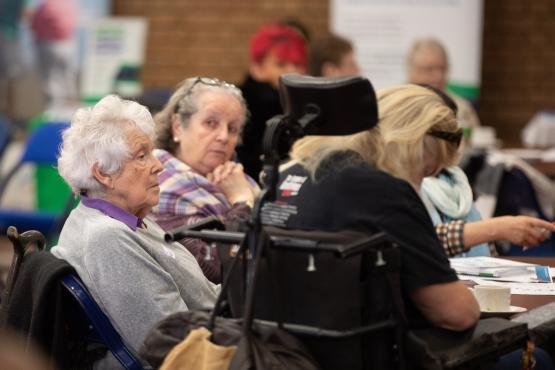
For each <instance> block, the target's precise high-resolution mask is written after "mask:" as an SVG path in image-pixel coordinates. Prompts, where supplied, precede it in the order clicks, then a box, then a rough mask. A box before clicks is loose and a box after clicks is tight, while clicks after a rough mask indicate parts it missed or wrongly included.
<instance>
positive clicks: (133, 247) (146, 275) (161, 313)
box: [85, 230, 188, 348]
mask: <svg viewBox="0 0 555 370" xmlns="http://www.w3.org/2000/svg"><path fill="white" fill-rule="evenodd" d="M97 238H98V240H96V241H95V244H93V245H98V246H102V247H100V248H98V249H94V250H93V251H91V253H89V254H88V255H87V256H85V258H86V259H87V261H86V263H85V265H86V266H87V269H86V270H87V273H88V274H89V279H90V281H91V282H93V283H92V285H93V286H91V287H89V288H90V290H91V292H95V293H96V294H95V299H97V301H98V303H99V304H100V305H101V307H102V308H103V309H104V310H105V312H106V314H107V315H108V316H109V317H110V319H111V321H112V323H113V324H114V326H115V327H116V328H117V330H118V331H119V332H120V334H121V335H122V336H123V337H124V339H125V340H126V341H127V342H128V343H129V344H130V345H131V346H132V347H134V348H138V347H139V345H140V344H141V343H142V342H143V340H144V338H145V337H146V334H147V333H148V331H149V330H150V329H151V328H152V327H153V326H154V325H155V324H156V323H157V322H158V321H159V320H161V319H162V318H164V317H165V316H167V315H169V314H171V313H174V312H177V311H186V310H187V309H188V308H187V305H186V303H185V302H184V301H183V299H182V297H181V295H180V293H179V290H178V288H177V286H176V284H175V281H174V280H173V278H172V276H171V275H170V274H169V273H168V272H166V271H165V270H164V269H162V267H161V266H160V265H159V264H158V263H157V262H156V260H155V259H154V258H152V257H151V256H150V255H148V253H146V252H145V251H144V250H143V249H141V247H140V246H139V245H137V241H136V240H134V239H133V238H132V237H131V236H130V235H129V234H128V233H126V232H121V230H120V232H118V233H117V234H111V235H105V234H104V235H103V236H102V235H98V236H97Z"/></svg>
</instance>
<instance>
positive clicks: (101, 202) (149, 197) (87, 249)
mask: <svg viewBox="0 0 555 370" xmlns="http://www.w3.org/2000/svg"><path fill="white" fill-rule="evenodd" d="M153 138H154V122H153V119H152V116H151V115H150V113H149V112H148V111H147V109H146V108H145V107H143V106H141V105H139V104H137V103H135V102H131V101H126V100H122V99H120V98H118V97H117V96H114V95H111V96H107V97H105V98H103V99H102V100H101V101H100V102H98V103H97V104H96V105H95V106H94V107H91V108H83V109H79V110H78V111H77V112H76V113H75V115H74V117H73V119H72V122H71V126H70V127H69V128H68V129H67V130H66V131H65V132H64V134H63V144H62V150H61V155H60V158H59V160H58V169H59V172H60V174H61V176H62V177H63V178H64V179H65V180H66V182H67V183H68V184H69V185H70V187H71V188H72V190H73V192H74V193H75V194H78V195H80V196H81V202H80V204H79V205H78V206H77V207H76V208H75V209H74V210H73V211H72V212H71V214H70V215H69V218H68V219H67V221H66V223H65V225H64V227H63V230H62V233H61V235H60V239H59V242H58V245H57V246H55V247H54V248H53V249H52V253H53V254H54V255H56V256H57V257H59V258H62V259H65V260H66V261H68V262H69V263H70V264H71V265H72V266H73V267H74V268H75V270H76V271H77V273H78V274H79V276H80V278H81V279H82V280H83V282H84V283H85V285H86V286H87V288H88V289H89V290H90V292H91V294H92V295H93V297H94V298H95V299H96V301H97V302H98V303H99V304H100V306H101V307H102V308H103V310H104V311H105V313H106V314H107V315H108V316H109V318H110V320H111V321H112V323H113V324H114V326H115V327H116V328H117V329H118V331H119V333H120V334H121V335H122V336H123V338H124V340H125V341H126V342H127V343H129V344H130V345H131V346H132V347H133V348H135V349H137V348H138V347H139V345H140V344H141V343H142V341H143V339H144V338H145V337H146V334H147V332H148V331H149V330H150V329H151V328H152V327H153V326H154V324H155V323H156V322H158V321H159V320H160V319H162V318H164V317H165V316H167V315H169V314H171V313H174V312H177V311H185V310H189V309H201V308H206V307H211V306H213V304H214V302H215V299H216V296H217V293H218V290H219V287H218V286H216V285H214V284H212V283H211V282H210V281H208V280H207V279H206V278H205V277H204V275H203V273H202V271H201V269H200V267H199V265H198V263H197V261H196V260H195V258H194V257H193V256H192V255H191V253H190V252H189V251H187V250H186V249H185V248H183V247H181V246H180V245H179V244H177V243H171V244H167V243H165V242H164V237H163V236H164V231H163V230H162V229H161V228H160V227H159V226H158V225H157V224H156V223H154V222H152V221H150V220H149V219H148V218H145V216H146V215H147V214H148V213H149V212H150V210H151V208H152V207H153V206H155V205H156V204H157V203H158V199H159V186H158V174H159V173H160V171H162V165H161V163H160V162H159V161H158V159H156V157H154V156H153V154H152V150H153V149H154V144H153ZM104 361H105V362H104V363H103V366H101V367H103V368H114V366H115V367H116V368H117V366H116V365H115V364H114V363H113V362H112V363H110V361H113V358H110V359H105V360H104Z"/></svg>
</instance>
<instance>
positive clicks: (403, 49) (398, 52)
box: [330, 0, 483, 90]
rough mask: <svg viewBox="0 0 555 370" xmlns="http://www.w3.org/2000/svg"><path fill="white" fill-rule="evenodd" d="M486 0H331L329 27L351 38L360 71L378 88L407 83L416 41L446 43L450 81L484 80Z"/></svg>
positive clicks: (472, 85)
mask: <svg viewBox="0 0 555 370" xmlns="http://www.w3.org/2000/svg"><path fill="white" fill-rule="evenodd" d="M482 1H483V0H331V12H330V13H331V28H332V30H333V31H334V32H336V33H337V34H339V35H342V36H344V37H347V38H349V39H350V40H352V41H353V43H354V45H355V48H356V57H357V60H358V62H359V64H360V67H361V70H362V73H363V74H364V75H365V76H366V77H368V78H369V79H370V80H371V81H372V83H373V85H374V86H375V87H376V88H381V87H384V86H388V85H392V84H399V83H404V82H406V79H407V74H406V56H407V53H408V51H409V49H410V47H411V45H412V43H413V41H414V40H416V39H418V38H424V37H434V38H437V39H438V40H439V41H440V42H442V43H443V44H444V45H445V47H446V48H447V52H448V55H449V59H450V74H449V76H450V78H449V83H450V85H455V86H457V85H458V86H459V87H461V88H463V89H471V90H472V89H474V90H477V88H479V85H480V66H481V49H482V12H483V9H482V7H483V6H482Z"/></svg>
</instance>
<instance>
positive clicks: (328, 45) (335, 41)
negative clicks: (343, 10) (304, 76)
mask: <svg viewBox="0 0 555 370" xmlns="http://www.w3.org/2000/svg"><path fill="white" fill-rule="evenodd" d="M359 73H360V69H359V67H358V64H357V62H356V59H355V52H354V48H353V44H352V43H351V42H350V41H349V40H347V39H345V38H343V37H341V36H338V35H334V34H329V35H327V36H325V37H323V38H320V39H317V40H314V41H313V42H312V43H311V44H310V48H309V52H308V74H309V75H311V76H315V77H320V76H323V77H343V76H353V75H358V74H359Z"/></svg>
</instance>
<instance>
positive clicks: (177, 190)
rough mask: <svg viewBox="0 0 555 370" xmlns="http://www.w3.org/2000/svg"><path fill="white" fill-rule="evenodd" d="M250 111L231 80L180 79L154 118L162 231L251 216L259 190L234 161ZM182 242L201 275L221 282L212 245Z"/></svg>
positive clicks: (157, 216) (156, 216)
mask: <svg viewBox="0 0 555 370" xmlns="http://www.w3.org/2000/svg"><path fill="white" fill-rule="evenodd" d="M247 116H248V110H247V107H246V104H245V100H244V99H243V96H242V94H241V91H240V90H239V89H238V88H237V87H235V86H234V85H232V84H228V83H226V82H223V81H220V80H217V79H211V78H206V77H195V78H189V79H186V80H185V81H183V82H182V83H181V84H180V85H179V86H178V88H177V90H176V91H175V92H174V93H173V95H172V96H171V98H170V100H169V102H168V103H167V104H166V106H165V107H164V109H163V110H162V111H161V112H160V113H158V114H157V115H156V116H155V118H154V119H155V121H156V126H157V127H156V135H157V139H156V146H157V148H159V149H157V150H155V151H154V154H155V156H156V157H157V158H158V159H159V160H160V162H162V165H163V166H164V170H163V171H162V172H161V173H160V175H159V180H160V203H159V204H158V206H156V207H154V208H153V210H152V213H151V214H152V216H153V217H154V219H155V220H156V221H157V222H158V223H159V224H160V225H161V226H162V227H163V228H164V229H166V230H169V229H172V228H175V227H179V226H183V225H187V224H194V223H196V222H199V221H201V220H203V219H205V218H206V217H210V216H216V217H218V218H219V219H220V220H221V221H222V222H223V223H224V224H227V223H229V222H231V221H235V220H238V219H241V218H246V217H248V216H249V214H250V209H251V207H252V205H253V202H254V199H255V198H256V196H257V194H258V192H259V188H258V186H257V185H256V183H255V181H254V180H252V179H251V178H250V177H248V176H247V175H245V173H244V172H243V167H242V165H241V164H239V163H236V162H234V161H232V160H231V159H232V157H233V155H234V153H235V147H236V146H237V143H238V141H239V138H240V134H241V130H242V128H243V125H244V123H245V121H246V119H247ZM181 243H182V244H183V245H184V246H185V247H187V249H189V251H190V252H191V253H192V254H193V255H194V256H195V257H196V259H197V261H198V262H199V264H200V266H201V268H202V270H203V272H204V274H205V275H206V277H207V278H209V279H210V280H211V281H213V282H220V281H221V269H220V262H219V259H218V256H217V253H216V250H215V248H209V247H208V246H207V245H206V244H205V243H204V242H202V241H200V240H198V239H183V240H181Z"/></svg>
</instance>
